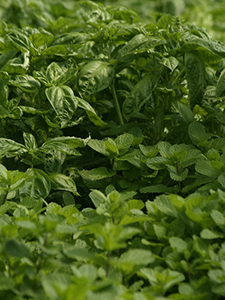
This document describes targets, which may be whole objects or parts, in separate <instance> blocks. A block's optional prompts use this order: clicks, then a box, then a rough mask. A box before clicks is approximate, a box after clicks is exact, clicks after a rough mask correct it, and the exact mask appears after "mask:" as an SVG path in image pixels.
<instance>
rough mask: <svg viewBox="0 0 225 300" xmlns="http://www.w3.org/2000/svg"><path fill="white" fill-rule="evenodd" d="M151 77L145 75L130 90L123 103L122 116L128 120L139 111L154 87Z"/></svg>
mask: <svg viewBox="0 0 225 300" xmlns="http://www.w3.org/2000/svg"><path fill="white" fill-rule="evenodd" d="M152 81H153V75H149V74H147V75H145V76H144V77H143V78H142V79H141V80H140V81H139V82H138V83H137V84H136V85H135V86H134V88H133V89H132V91H131V92H130V94H129V95H128V97H127V98H126V99H125V101H124V103H123V114H124V116H125V117H126V118H127V120H129V118H130V117H132V116H135V114H136V113H137V112H139V111H140V109H141V107H142V106H143V105H144V104H145V103H146V102H147V101H148V100H149V98H150V96H151V94H152V91H153V89H154V85H153V84H152Z"/></svg>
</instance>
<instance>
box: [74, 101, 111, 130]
mask: <svg viewBox="0 0 225 300" xmlns="http://www.w3.org/2000/svg"><path fill="white" fill-rule="evenodd" d="M76 98H77V100H78V107H80V108H82V109H84V110H85V112H86V113H87V115H88V118H89V119H90V120H91V121H92V122H93V123H94V124H95V125H96V126H104V125H106V123H105V122H104V121H103V120H102V119H101V118H100V117H99V116H98V115H97V114H96V112H95V110H94V108H93V107H92V106H91V105H90V104H89V103H88V102H87V101H85V100H83V99H81V98H78V97H76Z"/></svg>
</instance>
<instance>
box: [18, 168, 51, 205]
mask: <svg viewBox="0 0 225 300" xmlns="http://www.w3.org/2000/svg"><path fill="white" fill-rule="evenodd" d="M26 175H27V180H26V182H25V184H24V185H23V186H22V188H21V189H20V196H21V197H22V198H25V197H26V196H30V197H33V198H35V199H39V198H46V197H47V196H48V195H49V193H50V190H51V182H50V179H49V177H48V175H47V174H46V173H45V172H44V171H42V170H39V169H35V168H32V169H28V170H27V171H26Z"/></svg>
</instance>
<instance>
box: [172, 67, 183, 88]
mask: <svg viewBox="0 0 225 300" xmlns="http://www.w3.org/2000/svg"><path fill="white" fill-rule="evenodd" d="M185 69H186V68H183V69H182V70H181V71H180V73H179V74H178V75H177V77H176V78H175V79H174V81H173V86H174V85H175V84H176V83H177V81H178V79H179V78H180V77H181V76H182V75H183V73H184V72H185Z"/></svg>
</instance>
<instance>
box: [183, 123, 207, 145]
mask: <svg viewBox="0 0 225 300" xmlns="http://www.w3.org/2000/svg"><path fill="white" fill-rule="evenodd" d="M188 134H189V136H190V138H191V140H192V142H193V143H194V144H195V145H197V146H198V145H200V146H201V145H202V146H204V145H206V143H207V140H208V139H209V138H210V137H211V134H208V133H206V131H205V128H204V126H203V125H202V124H201V123H199V122H192V123H191V124H190V125H189V128H188Z"/></svg>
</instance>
